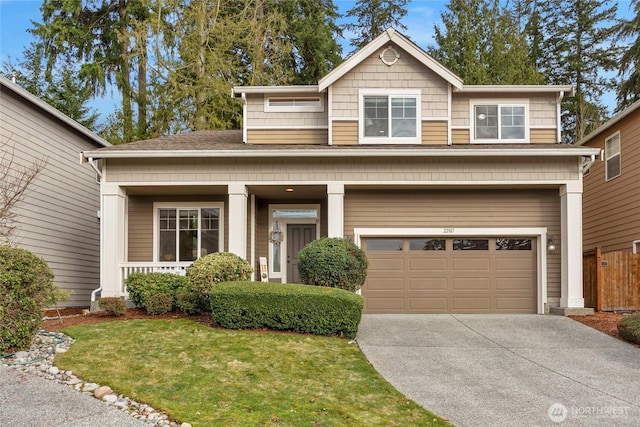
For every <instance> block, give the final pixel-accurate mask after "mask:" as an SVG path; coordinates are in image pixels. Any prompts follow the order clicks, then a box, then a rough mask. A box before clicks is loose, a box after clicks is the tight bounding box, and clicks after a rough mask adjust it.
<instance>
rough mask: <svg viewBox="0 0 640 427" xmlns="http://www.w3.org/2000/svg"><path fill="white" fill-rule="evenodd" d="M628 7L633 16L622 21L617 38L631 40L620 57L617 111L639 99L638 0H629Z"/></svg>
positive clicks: (639, 21)
mask: <svg viewBox="0 0 640 427" xmlns="http://www.w3.org/2000/svg"><path fill="white" fill-rule="evenodd" d="M629 8H633V12H632V13H633V17H632V18H631V19H628V20H624V21H623V23H622V27H621V30H620V34H619V39H631V40H630V45H629V46H628V47H627V48H626V49H625V50H624V53H623V54H622V57H621V59H620V70H619V74H618V75H619V77H620V78H621V79H622V83H621V84H620V86H618V89H617V100H618V107H617V109H616V111H618V112H619V111H622V110H624V109H625V108H626V107H628V106H629V105H631V104H633V103H634V102H636V101H638V100H640V0H631V4H630V6H629Z"/></svg>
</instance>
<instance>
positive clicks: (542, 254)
mask: <svg viewBox="0 0 640 427" xmlns="http://www.w3.org/2000/svg"><path fill="white" fill-rule="evenodd" d="M395 236H398V237H412V236H428V237H432V236H442V237H457V236H465V237H467V236H483V237H486V236H518V237H520V236H523V237H524V236H531V237H535V238H536V239H537V240H538V242H537V244H536V251H537V253H536V265H537V271H536V281H537V288H538V289H537V292H536V294H537V306H538V314H544V305H545V303H546V302H547V228H546V227H531V228H528V227H527V228H517V227H504V228H493V227H490V228H466V227H461V228H457V227H440V228H354V229H353V241H354V243H355V244H356V245H357V246H358V247H362V238H363V237H395Z"/></svg>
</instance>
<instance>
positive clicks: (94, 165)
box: [83, 156, 102, 179]
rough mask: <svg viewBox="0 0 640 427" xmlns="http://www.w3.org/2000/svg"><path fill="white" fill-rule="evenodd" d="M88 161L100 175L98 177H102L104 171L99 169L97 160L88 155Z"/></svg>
mask: <svg viewBox="0 0 640 427" xmlns="http://www.w3.org/2000/svg"><path fill="white" fill-rule="evenodd" d="M83 157H84V156H83ZM87 163H89V164H90V165H91V167H92V168H93V170H94V171H96V174H97V175H98V177H99V178H100V179H102V171H101V170H100V169H98V166H97V165H96V162H95V160H93V157H87Z"/></svg>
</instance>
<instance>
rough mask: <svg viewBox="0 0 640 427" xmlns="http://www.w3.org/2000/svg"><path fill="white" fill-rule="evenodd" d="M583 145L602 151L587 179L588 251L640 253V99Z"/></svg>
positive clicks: (585, 241) (585, 243)
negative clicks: (596, 249) (598, 249)
mask: <svg viewBox="0 0 640 427" xmlns="http://www.w3.org/2000/svg"><path fill="white" fill-rule="evenodd" d="M577 145H580V146H583V147H593V148H597V149H599V150H601V151H602V156H601V159H600V160H602V161H598V162H595V163H594V164H593V165H592V166H591V168H590V169H589V170H588V171H587V172H585V177H584V200H583V207H582V209H583V216H582V217H583V228H584V235H583V249H584V251H585V252H588V251H591V250H593V249H595V248H596V247H599V248H601V250H602V252H603V253H606V252H613V251H627V252H635V253H640V101H638V102H636V103H634V104H633V105H631V106H629V107H628V108H627V109H625V110H624V111H622V112H621V113H620V114H618V115H617V116H615V117H614V118H613V119H611V120H609V121H608V122H607V123H605V124H604V125H602V126H600V127H599V128H598V129H596V130H595V131H593V132H592V133H590V134H589V135H587V136H586V137H585V138H583V139H582V140H581V141H579V142H578V144H577Z"/></svg>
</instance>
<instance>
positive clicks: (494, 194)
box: [344, 190, 562, 298]
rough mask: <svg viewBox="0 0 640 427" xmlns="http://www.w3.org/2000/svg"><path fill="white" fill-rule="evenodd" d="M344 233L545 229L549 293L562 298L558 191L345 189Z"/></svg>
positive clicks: (350, 236)
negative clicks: (552, 246) (550, 246)
mask: <svg viewBox="0 0 640 427" xmlns="http://www.w3.org/2000/svg"><path fill="white" fill-rule="evenodd" d="M344 222H345V236H346V237H347V238H353V236H354V234H353V230H354V228H364V227H366V228H459V227H469V228H475V227H492V228H496V227H547V232H548V235H549V236H550V237H552V238H553V239H554V241H555V242H556V245H557V249H556V251H555V252H550V253H548V259H547V263H548V272H547V280H548V296H549V297H552V298H557V297H560V252H561V244H562V242H561V241H560V197H559V193H558V191H557V190H528V191H524V190H520V191H516V190H513V191H511V190H502V191H498V190H496V191H489V190H473V191H471V190H457V191H426V190H425V191H393V192H383V191H347V193H346V194H345V218H344Z"/></svg>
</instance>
